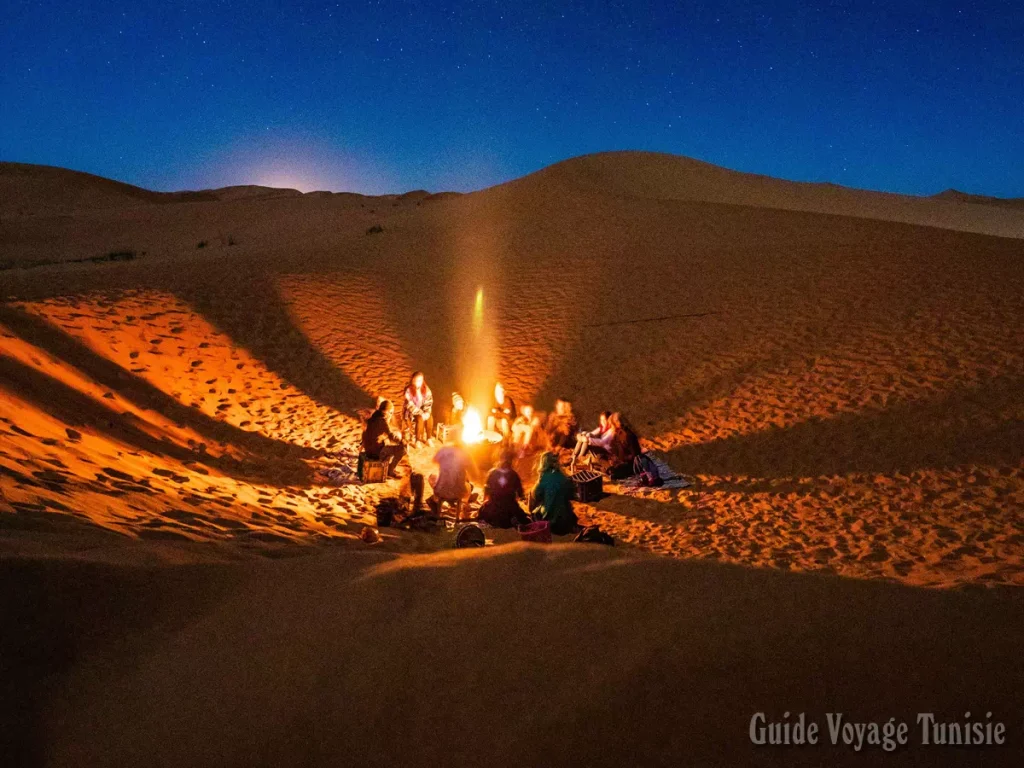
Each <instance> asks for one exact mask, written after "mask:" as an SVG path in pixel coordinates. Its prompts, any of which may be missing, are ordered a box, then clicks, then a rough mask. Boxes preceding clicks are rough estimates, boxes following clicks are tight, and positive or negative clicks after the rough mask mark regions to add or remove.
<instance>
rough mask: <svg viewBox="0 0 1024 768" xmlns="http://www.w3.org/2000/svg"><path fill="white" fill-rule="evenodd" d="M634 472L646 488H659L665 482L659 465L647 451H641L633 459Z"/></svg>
mask: <svg viewBox="0 0 1024 768" xmlns="http://www.w3.org/2000/svg"><path fill="white" fill-rule="evenodd" d="M633 474H634V475H636V476H637V478H638V479H639V480H640V485H642V486H644V487H646V488H657V487H658V486H659V485H661V484H662V483H663V482H664V481H663V480H662V479H661V473H660V472H659V471H658V465H657V464H655V463H654V459H652V458H651V457H650V456H648V455H647V454H646V453H641V454H640V455H639V456H637V457H636V458H635V459H633Z"/></svg>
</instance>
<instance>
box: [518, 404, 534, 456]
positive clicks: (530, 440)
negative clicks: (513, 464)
mask: <svg viewBox="0 0 1024 768" xmlns="http://www.w3.org/2000/svg"><path fill="white" fill-rule="evenodd" d="M539 427H540V419H538V418H537V417H536V416H534V415H533V406H532V405H524V406H523V407H522V409H521V410H520V411H519V415H518V416H517V417H516V420H515V421H513V422H512V445H514V446H516V448H518V449H519V455H520V456H524V455H526V452H527V451H530V450H533V449H535V448H536V447H537V443H538V438H539V437H540V434H539V432H540V430H539Z"/></svg>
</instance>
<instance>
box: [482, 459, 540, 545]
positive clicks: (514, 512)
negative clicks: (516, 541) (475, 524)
mask: <svg viewBox="0 0 1024 768" xmlns="http://www.w3.org/2000/svg"><path fill="white" fill-rule="evenodd" d="M525 498H526V494H525V492H524V491H523V481H522V480H520V479H519V474H518V473H517V472H516V471H515V469H513V468H512V453H511V452H510V451H506V452H505V453H503V454H502V457H501V460H500V461H499V463H498V466H497V467H495V468H494V469H492V470H491V471H490V472H489V473H488V475H487V484H486V485H485V486H484V503H483V506H481V507H480V513H479V517H480V519H481V520H483V521H484V522H485V523H487V524H488V525H490V526H493V527H494V528H511V527H512V526H519V525H526V524H527V523H529V522H530V518H529V517H527V515H526V513H525V512H524V511H523V508H522V507H520V506H519V500H520V499H525Z"/></svg>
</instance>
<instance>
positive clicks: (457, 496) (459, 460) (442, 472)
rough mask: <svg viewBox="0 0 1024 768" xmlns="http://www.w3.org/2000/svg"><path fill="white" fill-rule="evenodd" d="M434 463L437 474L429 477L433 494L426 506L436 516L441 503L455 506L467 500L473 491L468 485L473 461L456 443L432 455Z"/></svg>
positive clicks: (439, 510)
mask: <svg viewBox="0 0 1024 768" xmlns="http://www.w3.org/2000/svg"><path fill="white" fill-rule="evenodd" d="M434 463H435V464H437V468H438V472H437V474H436V475H431V476H430V484H431V485H432V486H433V487H434V494H433V495H432V496H431V497H430V498H429V499H428V500H427V505H428V506H429V507H430V509H431V511H432V512H433V513H434V515H435V516H436V515H438V514H440V512H441V504H442V502H449V503H450V504H456V503H458V502H460V501H464V500H466V499H468V498H469V496H470V494H471V493H472V491H473V486H472V485H470V483H469V470H470V468H471V467H472V466H473V459H472V457H471V456H470V455H469V454H468V453H467V452H466V449H465V448H463V447H462V446H461V445H459V444H458V443H456V444H454V445H446V446H444V447H443V448H441V449H440V450H439V451H438V452H437V453H436V454H434Z"/></svg>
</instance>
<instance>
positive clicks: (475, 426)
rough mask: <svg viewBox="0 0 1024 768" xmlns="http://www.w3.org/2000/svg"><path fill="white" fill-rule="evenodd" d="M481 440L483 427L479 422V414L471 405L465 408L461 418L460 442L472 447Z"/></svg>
mask: <svg viewBox="0 0 1024 768" xmlns="http://www.w3.org/2000/svg"><path fill="white" fill-rule="evenodd" d="M483 439H484V427H483V422H481V421H480V412H479V411H477V409H476V408H474V407H473V406H472V405H471V406H469V407H468V408H466V413H465V415H463V417H462V442H464V443H465V444H466V445H472V444H473V443H479V442H480V441H481V440H483Z"/></svg>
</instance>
